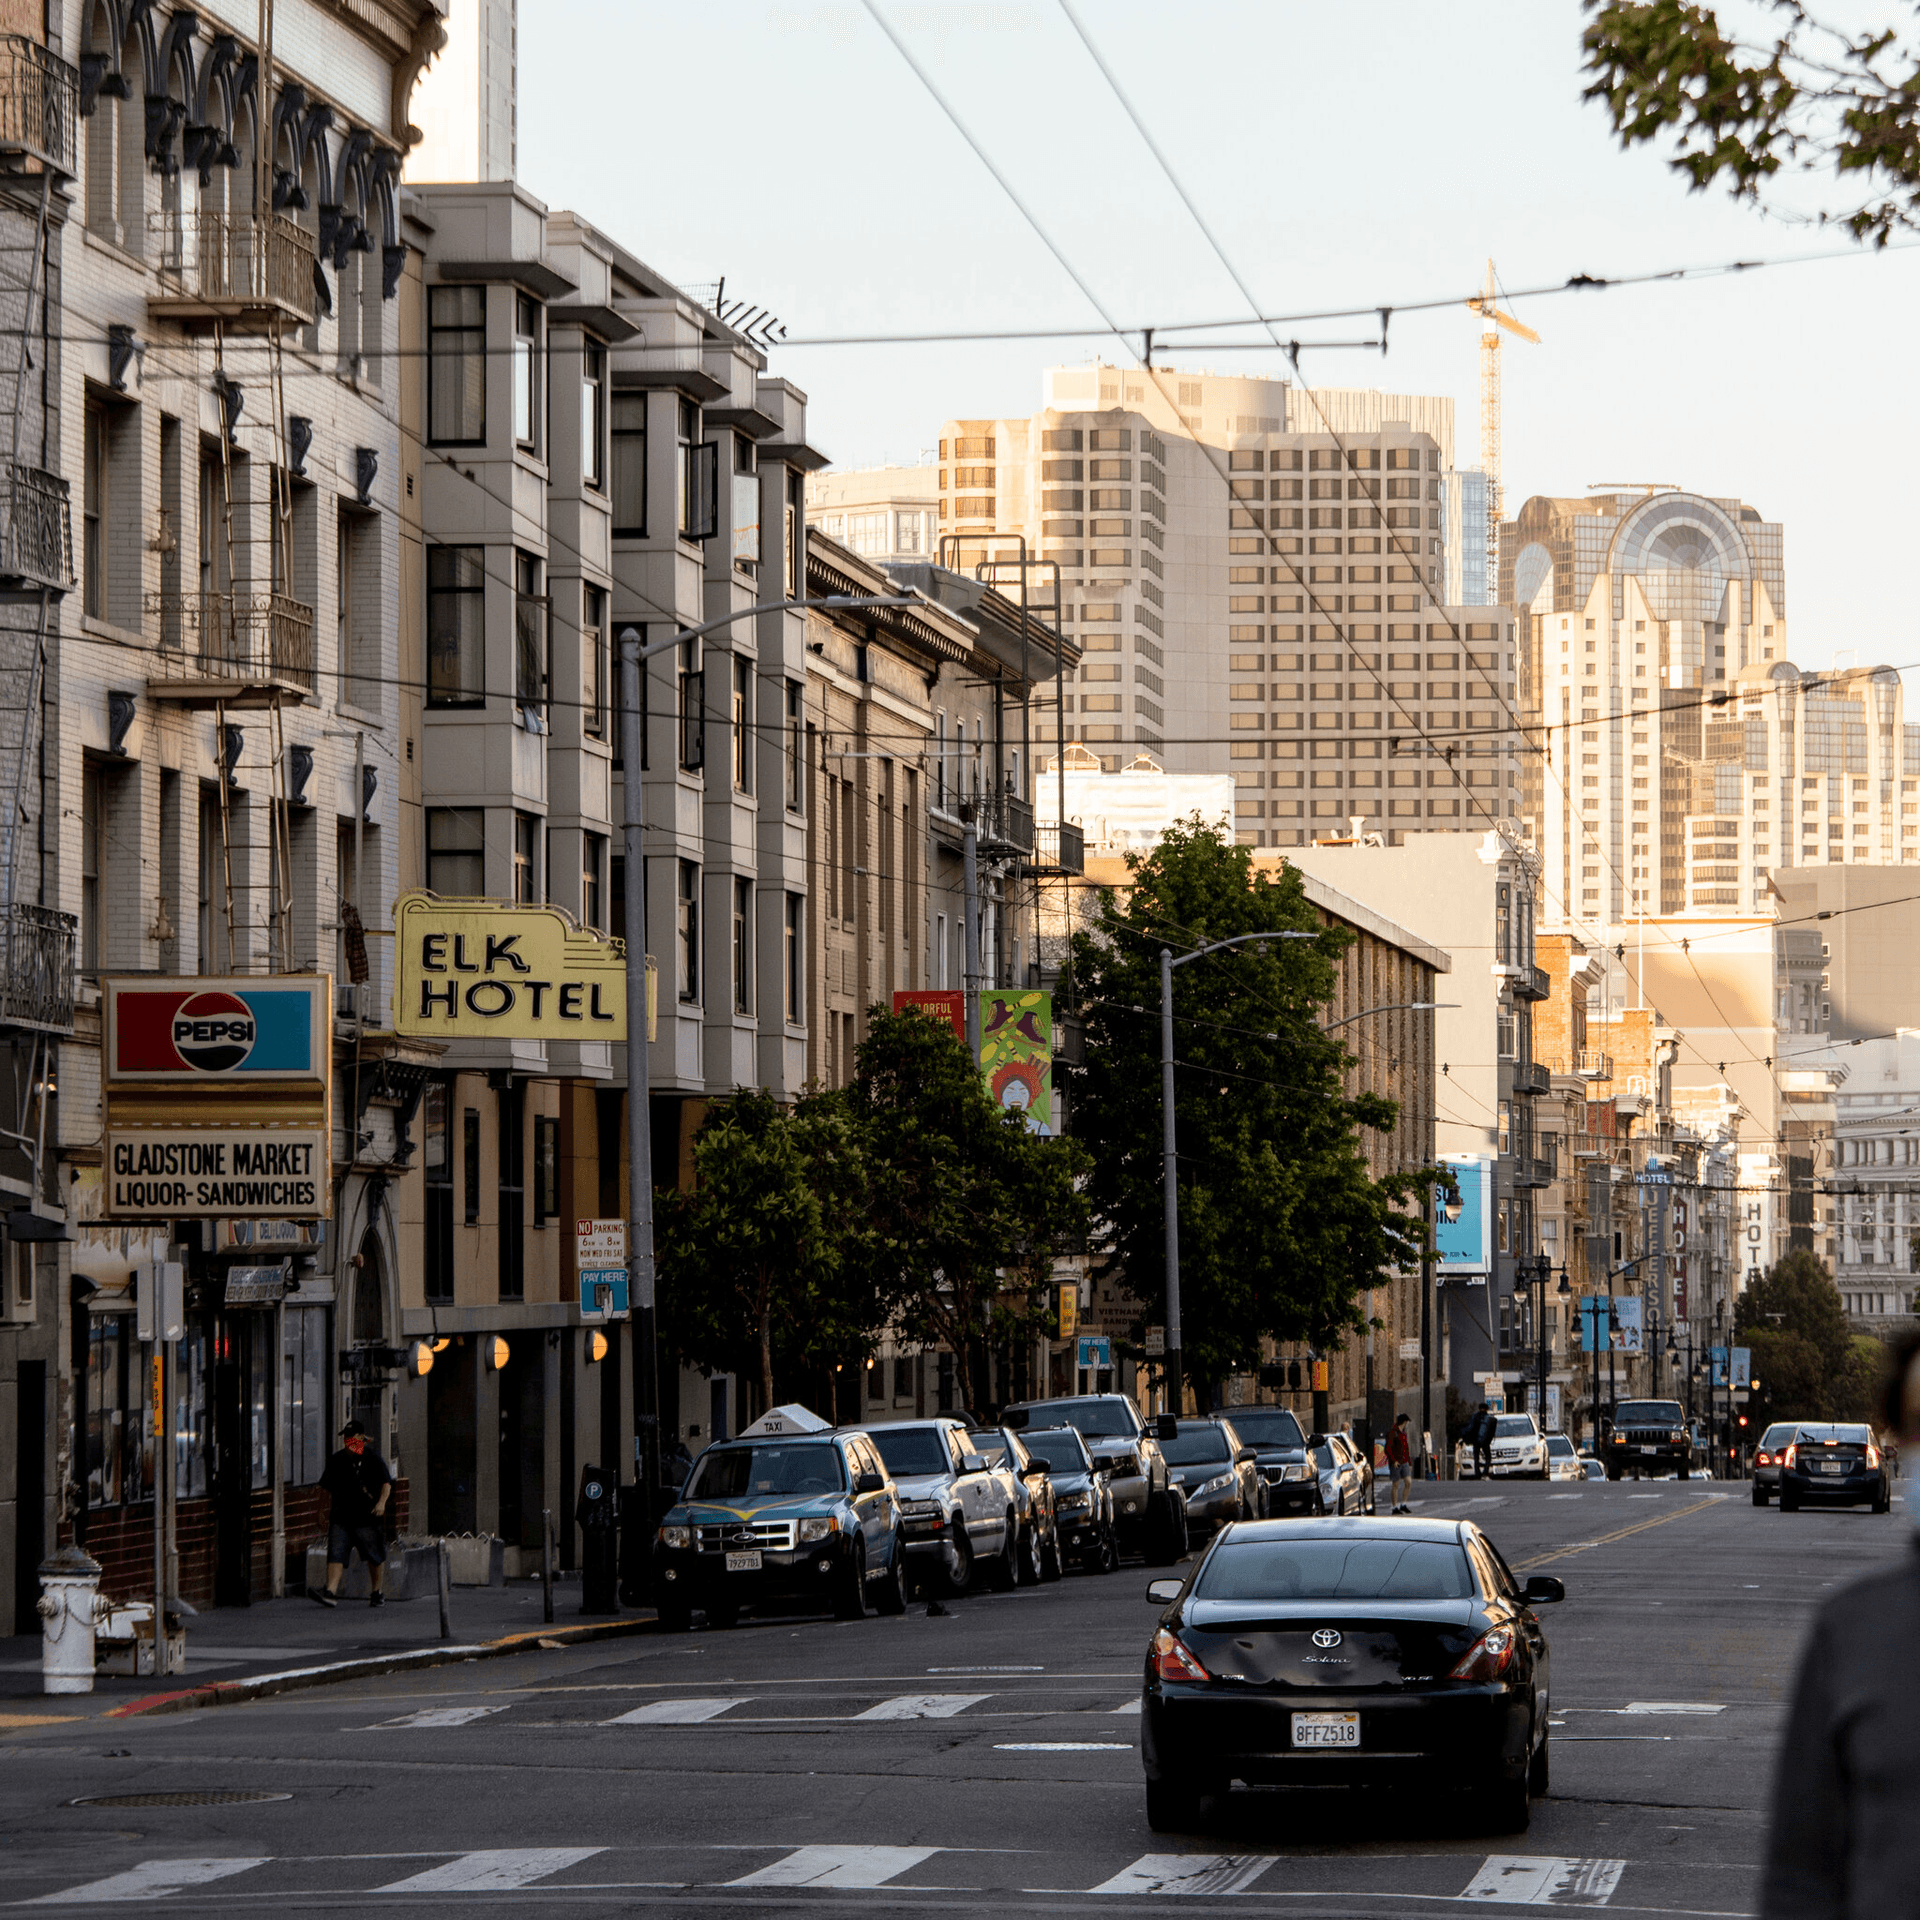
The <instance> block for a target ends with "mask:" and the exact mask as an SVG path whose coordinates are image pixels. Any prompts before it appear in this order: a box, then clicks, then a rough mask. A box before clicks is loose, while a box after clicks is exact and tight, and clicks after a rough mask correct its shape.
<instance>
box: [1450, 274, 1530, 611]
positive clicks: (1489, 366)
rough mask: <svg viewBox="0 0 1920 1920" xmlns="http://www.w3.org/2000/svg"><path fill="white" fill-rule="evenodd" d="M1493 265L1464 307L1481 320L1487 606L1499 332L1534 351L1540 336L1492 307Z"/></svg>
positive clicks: (1495, 517) (1493, 538)
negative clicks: (1483, 288)
mask: <svg viewBox="0 0 1920 1920" xmlns="http://www.w3.org/2000/svg"><path fill="white" fill-rule="evenodd" d="M1496 291H1497V290H1496V288H1495V286H1494V280H1493V262H1492V261H1491V260H1489V261H1488V262H1487V286H1486V291H1485V292H1484V293H1478V294H1474V295H1472V296H1471V297H1470V298H1469V299H1468V301H1467V305H1468V306H1469V307H1470V308H1471V309H1472V310H1473V311H1474V312H1475V313H1477V314H1478V315H1479V316H1480V319H1481V321H1482V323H1483V324H1482V326H1481V329H1480V471H1481V472H1482V473H1484V474H1485V475H1486V477H1487V603H1488V605H1492V603H1493V601H1494V600H1495V599H1496V597H1497V596H1498V594H1499V591H1500V520H1501V514H1502V509H1503V506H1504V504H1505V503H1504V502H1503V501H1502V499H1501V496H1500V329H1501V328H1502V327H1505V328H1506V330H1507V331H1508V332H1509V333H1517V334H1518V335H1519V336H1520V338H1521V339H1522V340H1528V341H1531V342H1532V343H1533V345H1535V346H1536V347H1537V346H1538V345H1539V344H1540V336H1539V335H1538V334H1537V333H1535V332H1534V330H1533V329H1532V328H1531V327H1529V326H1527V325H1525V324H1524V323H1523V322H1521V321H1519V320H1516V319H1515V318H1514V317H1513V315H1512V314H1510V313H1502V312H1501V311H1500V309H1499V308H1498V307H1497V306H1495V305H1494V299H1495V295H1496Z"/></svg>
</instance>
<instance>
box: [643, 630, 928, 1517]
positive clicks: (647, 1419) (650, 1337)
mask: <svg viewBox="0 0 1920 1920" xmlns="http://www.w3.org/2000/svg"><path fill="white" fill-rule="evenodd" d="M918 603H919V596H918V595H916V594H861V595H853V594H838V595H832V596H829V597H828V598H825V599H820V600H804V599H803V600H767V601H762V602H761V603H760V604H759V605H758V606H752V607H742V608H740V609H739V610H738V611H737V612H734V613H728V614H723V615H721V616H720V618H719V619H717V620H707V621H703V622H702V623H701V624H700V625H699V626H697V627H684V628H678V629H676V630H675V631H674V632H673V633H670V634H668V635H667V636H666V638H665V639H662V640H655V641H653V642H651V643H650V644H648V645H645V646H643V645H641V638H640V629H639V628H638V627H633V626H627V627H622V628H621V629H620V761H621V786H622V789H623V796H624V799H623V805H622V808H621V827H622V845H623V851H624V854H625V859H626V869H625V871H626V924H625V925H624V926H623V928H622V929H621V932H622V935H623V937H624V938H625V940H626V947H627V1186H628V1205H629V1207H630V1208H631V1210H632V1215H633V1225H632V1231H631V1232H630V1234H629V1235H628V1245H627V1292H628V1298H629V1302H630V1306H631V1311H632V1314H633V1342H634V1371H633V1403H634V1404H633V1413H634V1428H635V1432H634V1438H635V1440H636V1441H637V1443H638V1448H637V1451H638V1454H639V1458H638V1459H637V1460H636V1461H635V1462H634V1467H635V1476H634V1477H635V1479H636V1480H637V1481H638V1482H639V1496H640V1497H639V1508H640V1514H641V1518H642V1520H643V1522H644V1523H645V1525H646V1527H647V1529H648V1532H649V1536H650V1535H651V1532H652V1527H653V1523H654V1518H655V1516H654V1506H655V1503H656V1501H657V1499H658V1496H659V1490H660V1456H661V1443H660V1359H659V1340H658V1324H657V1315H656V1311H655V1307H656V1301H655V1290H654V1258H653V1140H652V1124H651V1123H652V1114H651V1111H650V1106H651V1101H650V1090H649V1087H648V1077H649V1073H648V1070H649V1067H650V1066H651V1062H650V1061H649V1059H648V1057H647V1049H648V1042H647V860H646V795H645V792H644V790H643V783H642V781H641V778H640V767H641V761H642V759H643V757H644V755H643V743H642V740H641V724H640V671H641V667H642V664H643V663H644V662H645V661H647V660H650V659H651V658H652V657H653V656H654V655H655V654H656V653H665V652H666V651H667V650H668V649H669V648H670V647H678V646H680V645H682V644H684V643H685V642H686V641H688V640H697V639H699V638H700V637H701V635H702V634H707V633H713V632H717V631H718V630H719V629H720V628H722V627H730V626H733V625H734V624H735V623H736V622H738V621H741V620H748V619H752V618H753V617H754V616H755V615H757V614H762V613H783V612H789V613H797V612H802V611H804V610H805V609H807V608H809V607H817V608H823V609H828V610H841V609H850V608H856V607H910V606H914V605H917V604H918ZM619 1465H620V1463H619V1462H618V1461H617V1460H614V1461H609V1462H607V1467H608V1470H609V1471H611V1472H613V1473H614V1474H615V1475H616V1478H617V1476H618V1472H619Z"/></svg>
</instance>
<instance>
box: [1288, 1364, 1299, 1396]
mask: <svg viewBox="0 0 1920 1920" xmlns="http://www.w3.org/2000/svg"><path fill="white" fill-rule="evenodd" d="M1287 1385H1288V1386H1290V1387H1291V1388H1292V1389H1293V1390H1294V1392H1295V1393H1298V1392H1299V1391H1300V1362H1299V1361H1298V1360H1294V1361H1290V1362H1289V1363H1288V1365H1287Z"/></svg>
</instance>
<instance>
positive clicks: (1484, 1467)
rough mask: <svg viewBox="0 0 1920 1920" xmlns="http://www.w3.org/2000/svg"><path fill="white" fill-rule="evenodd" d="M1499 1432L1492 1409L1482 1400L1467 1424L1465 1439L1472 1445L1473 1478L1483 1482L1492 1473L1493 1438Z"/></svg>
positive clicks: (1497, 1422)
mask: <svg viewBox="0 0 1920 1920" xmlns="http://www.w3.org/2000/svg"><path fill="white" fill-rule="evenodd" d="M1499 1430H1500V1422H1499V1421H1498V1420H1497V1419H1495V1418H1494V1413H1493V1409H1492V1408H1491V1407H1489V1406H1488V1405H1487V1403H1486V1402H1485V1401H1484V1400H1483V1401H1481V1403H1480V1410H1479V1412H1478V1413H1476V1414H1475V1415H1474V1416H1473V1418H1472V1420H1470V1421H1469V1422H1468V1423H1467V1439H1468V1440H1469V1441H1470V1442H1471V1443H1472V1445H1473V1477H1474V1478H1475V1479H1476V1480H1485V1479H1487V1478H1488V1477H1489V1476H1490V1475H1491V1474H1492V1472H1493V1436H1494V1435H1495V1434H1496V1433H1497V1432H1498V1431H1499Z"/></svg>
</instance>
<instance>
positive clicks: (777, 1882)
mask: <svg viewBox="0 0 1920 1920" xmlns="http://www.w3.org/2000/svg"><path fill="white" fill-rule="evenodd" d="M939 1851H940V1849H939V1848H938V1847H798V1848H796V1849H795V1850H794V1851H793V1852H792V1853H790V1854H788V1855H787V1856H786V1858H785V1859H784V1860H776V1861H775V1862H774V1863H773V1864H772V1865H771V1866H770V1867H759V1868H756V1869H755V1871H754V1872H752V1873H743V1874H742V1875H741V1876H740V1878H739V1879H737V1880H728V1881H726V1882H724V1884H725V1885H727V1886H729V1887H883V1886H885V1885H886V1883H887V1882H888V1881H889V1880H891V1879H892V1878H893V1877H894V1876H895V1875H896V1874H900V1873H905V1872H906V1871H907V1869H908V1868H909V1867H917V1866H918V1865H919V1864H920V1862H921V1861H922V1860H930V1859H932V1858H933V1856H934V1855H935V1854H936V1853H938V1852H939Z"/></svg>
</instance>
